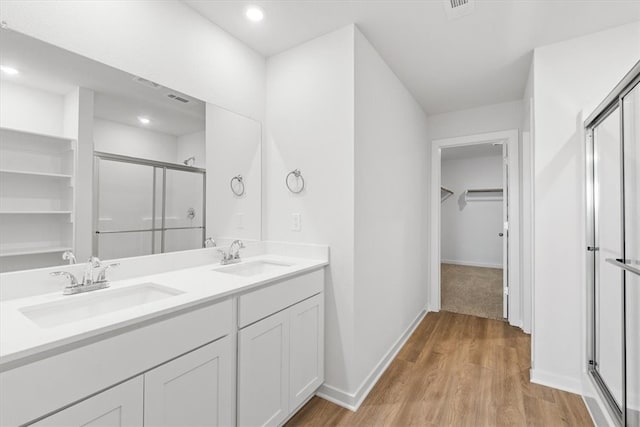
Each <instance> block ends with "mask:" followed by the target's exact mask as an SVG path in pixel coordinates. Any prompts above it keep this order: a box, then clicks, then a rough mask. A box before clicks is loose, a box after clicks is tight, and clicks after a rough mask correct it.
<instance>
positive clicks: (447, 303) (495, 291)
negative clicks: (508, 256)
mask: <svg viewBox="0 0 640 427" xmlns="http://www.w3.org/2000/svg"><path fill="white" fill-rule="evenodd" d="M440 271H441V280H440V282H441V309H442V310H444V311H452V312H454V313H462V314H471V315H473V316H479V317H486V318H488V319H500V320H502V269H501V268H484V267H467V266H462V265H453V264H441V270H440Z"/></svg>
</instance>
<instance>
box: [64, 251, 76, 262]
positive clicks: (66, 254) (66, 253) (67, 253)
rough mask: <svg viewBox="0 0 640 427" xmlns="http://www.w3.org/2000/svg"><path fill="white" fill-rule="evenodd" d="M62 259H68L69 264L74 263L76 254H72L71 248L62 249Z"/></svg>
mask: <svg viewBox="0 0 640 427" xmlns="http://www.w3.org/2000/svg"><path fill="white" fill-rule="evenodd" d="M62 259H63V260H65V261H69V264H75V263H76V256H75V255H74V254H73V251H71V250H68V251H64V253H63V254H62Z"/></svg>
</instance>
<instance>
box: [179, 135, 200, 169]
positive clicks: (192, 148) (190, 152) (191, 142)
mask: <svg viewBox="0 0 640 427" xmlns="http://www.w3.org/2000/svg"><path fill="white" fill-rule="evenodd" d="M205 145H206V141H205V131H204V130H203V131H200V132H194V133H188V134H186V135H180V136H179V137H178V147H177V150H178V154H177V158H176V163H182V162H184V161H185V160H186V159H188V158H189V157H192V156H193V157H195V158H196V161H195V163H194V164H193V166H195V167H197V168H205V169H206V167H207V159H206V157H205Z"/></svg>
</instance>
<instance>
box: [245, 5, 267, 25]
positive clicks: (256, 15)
mask: <svg viewBox="0 0 640 427" xmlns="http://www.w3.org/2000/svg"><path fill="white" fill-rule="evenodd" d="M244 14H245V16H246V17H247V19H248V20H249V21H253V22H260V21H262V19H263V18H264V12H263V11H262V9H260V8H259V7H257V6H250V7H248V8H247V10H246V11H245V12H244Z"/></svg>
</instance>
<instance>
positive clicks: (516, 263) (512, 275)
mask: <svg viewBox="0 0 640 427" xmlns="http://www.w3.org/2000/svg"><path fill="white" fill-rule="evenodd" d="M518 135H519V131H518V129H509V130H504V131H498V132H489V133H480V134H475V135H467V136H460V137H454V138H443V139H435V140H433V141H432V142H431V197H430V200H431V201H430V211H431V221H430V223H431V227H430V228H431V230H430V231H431V244H430V252H429V253H430V256H429V264H430V267H431V270H430V276H431V277H430V279H431V280H430V284H431V286H430V292H429V310H430V311H440V306H441V301H440V295H441V288H440V285H441V284H440V260H441V255H440V234H441V229H440V227H441V219H440V216H441V212H440V205H441V202H440V187H441V185H442V184H441V170H442V167H441V165H442V149H443V148H450V147H463V146H468V145H478V144H487V143H491V142H503V143H506V144H507V146H508V154H509V156H508V166H509V179H508V186H509V191H508V193H507V194H508V196H507V197H508V206H509V208H508V209H509V233H507V238H508V239H509V241H508V242H509V261H508V268H507V274H508V277H507V280H508V283H509V297H508V300H509V315H508V319H507V320H508V321H509V324H511V325H513V326H517V327H519V328H522V326H523V325H522V312H523V306H524V302H525V301H531V298H530V296H527V295H522V289H521V280H520V233H521V227H520V169H519V157H520V151H519V143H518V141H519V138H518ZM523 297H524V298H523Z"/></svg>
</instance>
